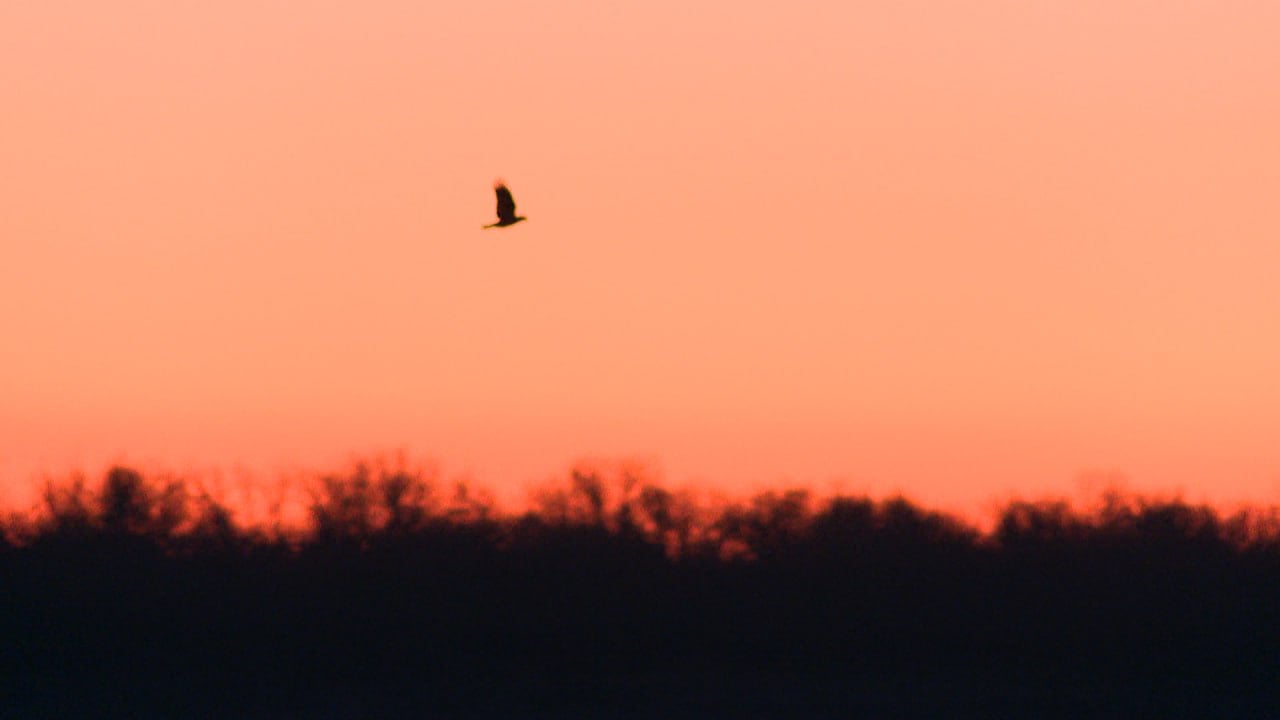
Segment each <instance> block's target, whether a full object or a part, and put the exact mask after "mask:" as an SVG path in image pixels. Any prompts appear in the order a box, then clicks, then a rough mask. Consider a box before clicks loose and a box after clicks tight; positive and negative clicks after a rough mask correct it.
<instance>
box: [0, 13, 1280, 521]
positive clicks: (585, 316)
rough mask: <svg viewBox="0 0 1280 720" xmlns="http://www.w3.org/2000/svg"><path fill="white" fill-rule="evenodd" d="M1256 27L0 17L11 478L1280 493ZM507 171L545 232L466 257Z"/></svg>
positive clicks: (886, 17) (488, 243) (1002, 17)
mask: <svg viewBox="0 0 1280 720" xmlns="http://www.w3.org/2000/svg"><path fill="white" fill-rule="evenodd" d="M1276 38H1280V4H1278V3H1274V2H1246V1H1243V0H1242V1H1238V2H1235V1H1233V2H1224V1H1222V0H1194V1H1182V0H1169V1H1168V2H1148V1H1141V2H1139V1H1137V0H1105V1H1102V0H1098V1H1093V0H1055V1H1050V0H1017V1H1016V2H1015V1H1012V0H1011V1H1007V2H1001V1H992V2H972V1H971V0H966V1H964V2H958V1H957V2H951V1H948V0H892V1H889V0H882V1H878V2H857V1H854V0H830V1H823V2H818V1H807V2H806V1H803V0H801V1H799V2H790V3H779V2H751V1H746V2H736V3H727V2H715V3H713V2H698V1H694V2H690V1H689V0H647V1H646V2H600V1H599V0H558V1H556V2H532V1H515V0H491V1H489V2H484V3H478V2H474V1H473V0H464V1H458V2H450V1H440V2H430V3H422V2H410V1H408V0H385V1H382V2H371V3H355V2H337V1H334V0H329V1H323V2H319V1H318V2H311V3H303V4H299V3H296V2H284V1H282V0H265V1H264V0H254V1H253V2H249V1H247V0H225V1H223V2H217V3H209V2H194V1H189V0H179V1H174V0H163V1H160V0H138V1H137V2H129V3H123V4H121V3H99V2H89V1H88V0H85V1H74V0H63V1H57V0H54V1H51V2H40V3H36V2H7V3H4V4H2V5H0V369H2V371H0V486H2V487H0V490H3V491H4V492H5V493H8V496H9V497H11V498H14V497H19V496H21V495H22V494H23V493H24V492H25V491H24V488H29V487H30V486H31V479H32V478H33V477H36V476H37V475H38V474H39V473H41V472H52V473H55V474H58V473H64V472H66V471H67V470H69V469H71V468H84V469H88V470H90V471H96V469H97V468H100V467H102V465H103V464H104V463H108V462H114V461H123V462H130V463H136V464H139V465H141V466H143V467H162V468H167V469H171V470H175V471H179V472H184V471H187V470H190V469H193V468H214V467H219V468H231V467H238V468H249V469H253V471H255V472H261V473H265V474H268V475H269V474H271V473H276V472H279V471H282V470H286V469H291V468H311V467H316V468H322V469H323V468H332V467H335V466H337V465H339V464H341V463H342V462H344V461H346V460H347V459H348V458H350V457H352V456H353V455H360V454H367V453H376V452H385V451H391V450H396V449H403V450H405V451H407V452H408V453H409V454H410V455H411V456H413V457H422V458H434V459H436V460H438V461H439V463H440V465H441V468H442V469H443V470H444V471H445V472H446V474H465V475H469V476H471V477H473V478H474V479H476V480H478V481H480V482H481V483H484V484H489V485H491V486H494V487H497V488H499V490H500V491H511V489H512V488H517V487H523V486H525V485H526V484H528V483H530V482H539V481H543V480H545V479H547V478H549V477H552V476H556V475H562V474H563V473H564V472H565V471H566V470H567V469H568V467H569V466H570V465H571V464H572V463H573V462H575V461H577V460H579V459H581V458H584V457H588V458H604V459H609V460H617V459H623V458H639V459H641V460H643V461H644V462H647V463H650V464H651V466H652V467H653V468H654V469H655V472H658V473H660V474H661V475H662V476H663V477H665V478H666V479H667V480H668V481H670V482H673V483H675V484H683V483H705V484H707V485H709V486H715V487H723V488H730V489H744V488H757V487H763V486H768V485H777V484H781V483H784V482H787V483H796V482H799V483H809V484H812V485H814V486H815V487H818V488H827V487H831V486H832V485H833V484H839V485H840V486H842V487H844V488H846V489H850V490H869V491H872V492H877V493H880V492H888V491H890V490H895V489H900V490H904V491H906V492H908V493H909V494H911V495H913V496H915V497H917V498H919V499H921V500H924V501H926V502H929V503H931V504H936V505H943V506H953V507H963V508H969V509H972V508H975V507H978V506H980V505H981V504H982V503H985V502H989V501H991V500H993V499H999V498H1002V497H1005V496H1007V495H1009V494H1012V493H1017V494H1022V495H1031V496H1038V495H1043V494H1046V493H1058V492H1067V493H1070V492H1075V491H1077V490H1079V489H1080V487H1081V482H1082V481H1081V477H1083V476H1088V475H1096V474H1099V473H1102V474H1109V473H1110V474H1122V475H1124V476H1126V477H1128V478H1129V482H1130V485H1131V486H1132V487H1134V488H1138V489H1154V490H1160V491H1167V492H1172V491H1176V490H1182V491H1184V492H1186V493H1187V495H1188V496H1190V497H1192V498H1199V497H1202V496H1203V497H1209V498H1213V499H1223V500H1239V499H1247V500H1254V501H1266V502H1274V501H1277V500H1280V202H1278V200H1280V132H1277V128H1280V81H1278V80H1277V79H1278V78H1280V43H1278V42H1276ZM496 177H503V178H505V179H506V180H507V181H508V182H509V184H510V185H511V187H512V189H513V191H514V192H515V197H516V200H517V202H518V204H519V209H520V212H521V213H522V214H525V215H527V216H528V217H529V222H527V223H522V224H521V225H517V226H515V227H513V228H510V229H506V230H501V231H492V230H490V231H482V230H480V226H481V225H482V224H484V223H487V222H492V216H493V194H492V191H491V188H490V185H491V182H492V181H493V179H494V178H496ZM503 489H505V490H503ZM3 497H4V496H3V495H2V494H0V498H3Z"/></svg>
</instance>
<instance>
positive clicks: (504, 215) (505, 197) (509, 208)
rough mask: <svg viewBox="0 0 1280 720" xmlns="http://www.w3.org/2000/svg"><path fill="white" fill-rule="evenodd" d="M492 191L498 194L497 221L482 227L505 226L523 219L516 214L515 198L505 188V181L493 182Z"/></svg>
mask: <svg viewBox="0 0 1280 720" xmlns="http://www.w3.org/2000/svg"><path fill="white" fill-rule="evenodd" d="M493 192H494V193H496V194H497V196H498V222H496V223H494V224H492V225H485V226H484V227H486V228H494V227H506V226H508V225H515V224H516V223H518V222H520V221H521V220H524V219H525V218H524V217H523V216H520V215H517V214H516V201H515V198H513V197H511V191H510V190H508V189H507V184H506V183H504V182H502V181H501V180H499V181H497V182H496V183H494V184H493Z"/></svg>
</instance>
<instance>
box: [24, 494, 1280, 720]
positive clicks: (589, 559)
mask: <svg viewBox="0 0 1280 720" xmlns="http://www.w3.org/2000/svg"><path fill="white" fill-rule="evenodd" d="M46 495H47V496H46V506H45V508H44V509H43V511H42V512H40V513H38V514H37V515H33V516H31V517H13V518H10V519H9V520H8V521H7V522H6V523H5V525H4V537H5V540H3V541H0V717H5V718H19V719H21V718H45V717H76V718H94V717H103V718H115V717H121V718H150V717H157V718H159V717H174V718H177V717H218V718H226V717H243V718H364V717H369V718H408V717H413V718H429V717H446V718H447V717H458V718H488V717H512V716H519V717H637V718H641V717H643V718H648V717H690V718H693V717H697V718H705V717H799V718H819V717H851V718H857V717H866V718H939V717H972V718H990V717H1026V718H1039V717H1073V718H1075V717H1097V718H1129V717H1231V718H1247V717H1276V716H1277V712H1280V522H1278V521H1277V518H1276V515H1275V514H1274V513H1273V512H1271V511H1265V512H1264V511H1261V510H1259V511H1251V512H1247V513H1241V514H1237V515H1234V516H1231V517H1222V516H1219V515H1217V514H1215V513H1213V512H1212V511H1210V510H1209V509H1206V508H1202V507H1195V506H1189V505H1185V504H1182V503H1179V502H1161V503H1155V502H1144V501H1141V500H1138V499H1124V498H1121V497H1118V496H1112V497H1109V498H1106V499H1104V501H1102V502H1100V504H1099V506H1098V507H1097V508H1094V509H1093V510H1092V511H1090V512H1088V513H1085V512H1081V511H1075V510H1073V509H1071V508H1069V507H1067V506H1065V505H1061V504H1057V505H1054V504H1015V505H1011V506H1009V507H1007V508H1006V509H1005V511H1004V513H1003V516H1002V518H1001V521H1000V523H999V525H998V527H997V528H996V530H995V531H994V532H992V533H990V534H986V535H984V534H980V533H978V532H977V531H976V530H974V529H972V528H970V527H968V526H966V525H963V524H962V523H960V522H958V521H957V520H955V519H953V518H950V517H947V516H944V515H940V514H937V513H932V512H928V511H926V510H923V509H921V508H919V507H916V506H913V505H911V504H909V503H907V502H905V501H902V500H893V501H885V502H872V501H870V500H866V499H857V498H836V499H832V500H827V501H824V502H821V503H818V502H816V501H814V500H812V499H811V498H809V497H808V496H807V495H805V494H803V493H798V492H793V493H786V494H766V495H762V496H759V497H757V498H756V499H755V500H753V501H752V502H750V503H746V504H741V505H727V506H722V507H717V508H708V507H700V506H697V505H696V504H694V503H692V502H691V501H690V500H689V499H688V498H685V497H682V496H680V495H678V494H672V493H669V492H667V491H664V490H661V489H659V488H654V487H647V486H643V485H642V484H640V483H638V482H634V481H631V480H628V479H625V478H624V479H623V480H619V481H617V482H612V483H605V482H602V481H600V480H599V479H598V478H597V477H595V476H592V475H582V474H577V475H575V476H574V477H573V479H572V480H571V482H570V484H569V486H568V487H567V488H566V489H564V490H563V491H561V492H555V493H548V494H547V495H546V496H544V498H543V501H542V503H541V505H540V507H539V509H538V510H537V511H536V512H532V513H529V514H526V515H523V516H519V517H505V516H497V515H495V514H494V513H493V512H492V510H491V509H490V508H489V507H488V506H486V505H485V504H483V503H480V502H476V501H475V500H474V499H470V498H468V496H467V495H466V494H465V493H455V494H452V495H451V496H450V497H448V498H440V497H438V494H437V493H436V492H435V488H434V487H432V486H431V485H430V484H429V483H427V482H425V481H424V480H422V479H421V478H420V477H417V476H414V475H412V474H408V473H404V472H392V471H369V470H367V469H360V470H357V471H355V472H353V473H351V474H350V475H348V476H346V477H342V478H328V479H325V480H322V481H319V482H317V483H316V485H315V487H314V492H313V495H312V497H313V503H312V506H311V508H310V519H311V524H310V526H309V527H308V528H307V529H306V530H305V531H297V532H292V533H290V532H285V531H282V530H280V529H278V528H274V529H272V528H267V529H263V528H258V529H246V528H241V527H239V526H237V525H235V524H234V523H233V522H232V521H231V516H230V514H229V513H228V512H227V511H226V510H225V509H224V508H222V507H220V506H219V505H218V504H217V503H216V502H213V501H212V500H210V499H209V498H207V497H200V496H198V495H194V494H192V493H191V492H189V491H188V490H187V489H186V488H184V487H183V486H182V485H181V484H178V483H167V484H165V483H149V482H147V481H146V480H144V479H143V478H142V477H140V476H139V475H138V474H136V473H134V472H132V471H128V470H115V471H113V472H112V473H111V474H110V475H109V476H108V477H107V478H106V479H105V481H104V482H103V483H102V484H101V486H99V487H97V488H86V487H84V486H76V485H75V484H73V483H69V484H66V485H63V486H61V487H53V488H50V489H49V491H48V493H47V494H46Z"/></svg>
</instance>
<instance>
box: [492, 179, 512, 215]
mask: <svg viewBox="0 0 1280 720" xmlns="http://www.w3.org/2000/svg"><path fill="white" fill-rule="evenodd" d="M493 191H494V192H495V193H497V195H498V219H499V220H513V219H515V216H516V201H515V199H514V198H512V197H511V191H510V190H508V189H507V186H506V185H497V186H495V187H494V188H493Z"/></svg>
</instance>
